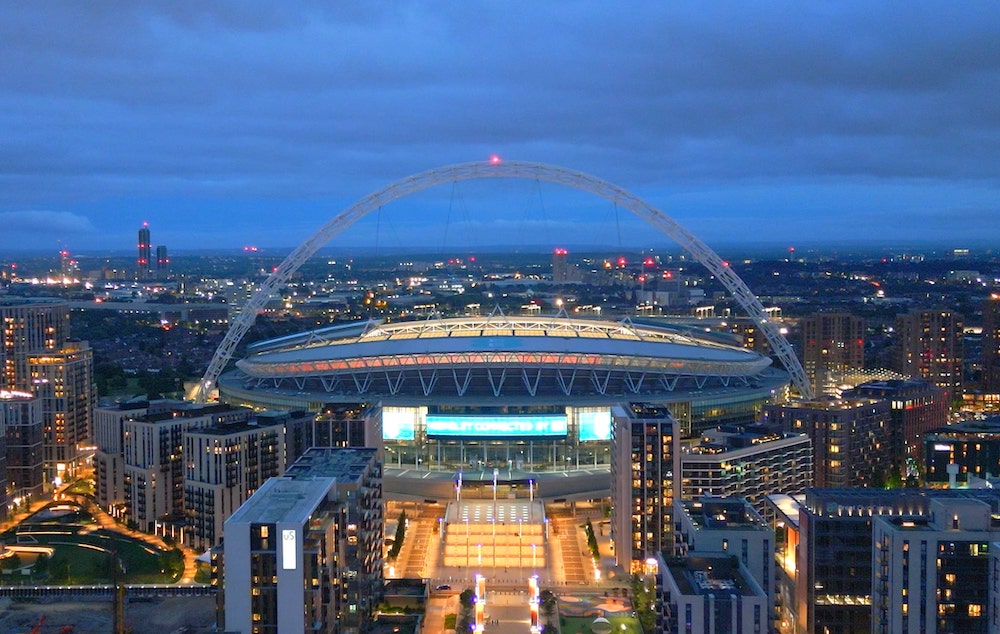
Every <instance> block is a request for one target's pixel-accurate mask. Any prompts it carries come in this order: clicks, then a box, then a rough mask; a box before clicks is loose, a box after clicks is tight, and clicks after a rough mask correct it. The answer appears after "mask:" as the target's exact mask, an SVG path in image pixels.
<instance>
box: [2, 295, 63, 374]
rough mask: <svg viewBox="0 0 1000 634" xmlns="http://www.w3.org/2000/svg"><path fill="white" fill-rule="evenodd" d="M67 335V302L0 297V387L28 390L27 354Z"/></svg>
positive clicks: (52, 346)
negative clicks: (1, 298)
mask: <svg viewBox="0 0 1000 634" xmlns="http://www.w3.org/2000/svg"><path fill="white" fill-rule="evenodd" d="M67 339H69V306H68V304H66V303H65V302H61V301H57V300H42V301H31V300H0V389H6V390H18V391H21V392H29V391H31V389H32V386H31V373H30V372H29V370H28V356H29V355H31V354H36V353H41V352H55V351H56V350H59V349H60V348H62V347H63V345H64V344H65V342H66V340H67Z"/></svg>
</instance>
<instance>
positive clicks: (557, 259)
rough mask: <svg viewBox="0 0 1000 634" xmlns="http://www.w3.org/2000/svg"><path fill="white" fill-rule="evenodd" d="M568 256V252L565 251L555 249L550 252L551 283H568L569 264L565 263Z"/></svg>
mask: <svg viewBox="0 0 1000 634" xmlns="http://www.w3.org/2000/svg"><path fill="white" fill-rule="evenodd" d="M567 255H569V251H567V250H566V249H562V248H559V249H556V250H554V251H553V252H552V281H553V282H568V281H569V264H567V262H566V256H567Z"/></svg>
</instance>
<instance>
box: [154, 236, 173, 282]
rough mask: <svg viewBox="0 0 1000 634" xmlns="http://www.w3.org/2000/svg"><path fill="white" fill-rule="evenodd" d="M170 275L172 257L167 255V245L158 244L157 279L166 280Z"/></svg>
mask: <svg viewBox="0 0 1000 634" xmlns="http://www.w3.org/2000/svg"><path fill="white" fill-rule="evenodd" d="M168 277H170V258H169V257H168V256H167V247H166V246H165V245H162V244H161V245H158V246H157V247H156V279H158V280H165V279H167V278H168Z"/></svg>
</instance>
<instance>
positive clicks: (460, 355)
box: [218, 313, 789, 499]
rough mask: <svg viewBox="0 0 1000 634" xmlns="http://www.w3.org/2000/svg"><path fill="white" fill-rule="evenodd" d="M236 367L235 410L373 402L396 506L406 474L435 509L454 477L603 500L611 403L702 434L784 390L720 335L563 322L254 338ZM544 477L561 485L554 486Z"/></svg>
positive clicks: (759, 362) (460, 322) (441, 322)
mask: <svg viewBox="0 0 1000 634" xmlns="http://www.w3.org/2000/svg"><path fill="white" fill-rule="evenodd" d="M236 365H237V370H235V371H233V372H229V373H227V374H225V375H223V376H222V377H221V378H220V380H219V383H218V386H219V391H220V398H221V400H223V401H225V402H229V403H233V404H242V405H249V406H252V407H255V408H259V409H260V408H280V409H300V410H309V411H316V412H320V411H322V410H323V409H324V408H328V407H331V406H336V405H338V404H365V406H366V407H367V409H366V412H367V413H366V418H367V419H370V420H369V421H368V422H370V423H371V424H372V425H375V426H376V427H375V429H377V430H378V432H377V433H378V435H379V436H380V438H381V442H382V443H383V446H384V448H385V451H386V489H387V490H386V493H387V495H388V494H390V493H392V491H393V489H397V493H400V494H401V495H403V497H406V495H405V493H406V491H405V489H407V487H406V486H405V485H400V484H397V485H393V483H392V480H393V479H404V480H405V478H406V477H410V478H417V479H418V482H417V483H414V484H413V486H414V487H416V489H419V491H417V490H416V489H415V490H414V497H421V496H422V497H424V498H427V497H441V496H442V495H443V496H445V497H446V496H448V495H449V494H450V491H451V486H450V483H451V481H452V478H453V477H454V475H455V474H456V473H458V472H465V474H466V476H465V477H466V481H467V482H475V481H477V480H479V481H488V480H491V479H496V478H497V474H498V472H502V473H501V477H502V479H504V480H505V481H519V480H525V479H529V478H530V479H537V480H538V481H539V482H541V483H543V487H544V488H540V489H539V491H540V492H543V493H546V494H547V495H545V497H547V498H552V497H554V496H561V497H562V498H566V497H567V496H571V497H580V498H581V499H583V497H586V496H588V495H592V494H597V495H600V494H602V493H605V491H606V490H607V489H608V479H609V478H608V473H609V469H610V461H611V457H610V452H609V448H610V441H611V433H612V414H611V409H612V406H614V405H615V404H618V403H630V402H642V403H649V404H652V405H661V406H666V407H667V408H668V409H669V410H670V412H671V414H672V415H673V417H674V418H675V419H676V420H677V421H678V423H679V424H680V427H681V433H682V435H684V436H692V435H698V434H699V433H700V432H701V431H702V430H704V429H706V428H709V427H714V426H717V425H720V424H724V423H730V422H748V421H750V420H752V419H753V418H754V417H755V416H756V414H757V413H758V412H759V409H760V407H761V406H762V405H763V404H764V403H766V402H769V401H771V400H773V399H775V398H776V396H778V397H780V396H782V395H783V394H784V391H785V390H786V388H787V387H788V383H789V377H788V374H787V373H785V372H784V371H783V370H780V369H778V368H775V367H773V366H772V364H771V360H770V359H769V358H767V357H764V356H761V355H760V354H757V353H755V352H752V351H749V350H746V349H744V348H741V347H739V346H736V345H734V344H733V342H732V341H731V340H729V339H728V338H725V337H721V336H719V335H718V334H712V333H709V332H706V331H700V330H697V329H692V328H690V327H682V326H676V325H671V324H668V323H647V322H637V321H632V320H630V319H628V318H626V319H624V320H622V321H611V320H595V319H578V318H569V317H566V316H565V313H563V314H561V315H559V316H551V317H547V316H537V315H535V316H530V317H511V316H506V315H499V314H494V315H491V316H479V317H460V318H449V319H430V320H424V321H406V322H393V323H380V322H363V323H360V322H359V323H357V324H350V325H346V326H334V327H329V328H324V329H320V330H314V331H310V332H305V333H301V334H295V335H291V336H286V337H282V338H278V339H272V340H268V341H262V342H258V343H256V344H253V345H251V346H250V347H249V348H248V352H247V355H246V356H245V357H244V358H243V359H241V360H240V361H239V362H238V363H237V364H236ZM371 419H373V420H371ZM477 474H478V475H477ZM546 474H551V475H552V476H555V475H558V476H559V478H550V479H552V480H553V482H552V483H551V484H544V481H545V480H546V479H547V478H546V477H545V475H546ZM435 483H436V484H435ZM557 483H558V484H557ZM437 489H440V491H438V490H437ZM581 496H582V497H581Z"/></svg>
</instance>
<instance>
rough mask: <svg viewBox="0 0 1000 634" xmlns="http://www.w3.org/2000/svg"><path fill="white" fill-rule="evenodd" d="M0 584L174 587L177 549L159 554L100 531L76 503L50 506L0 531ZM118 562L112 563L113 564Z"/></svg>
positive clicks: (180, 566) (180, 564)
mask: <svg viewBox="0 0 1000 634" xmlns="http://www.w3.org/2000/svg"><path fill="white" fill-rule="evenodd" d="M0 542H2V544H3V546H2V548H0V575H2V577H0V584H2V585H29V584H30V585H92V584H108V583H112V582H113V581H114V580H115V573H116V570H115V567H116V565H117V566H118V570H117V573H118V575H119V577H118V579H119V580H121V581H124V582H125V583H147V584H163V583H174V582H176V581H177V580H178V579H179V578H180V576H181V575H182V574H183V572H184V556H183V554H182V553H181V551H179V550H176V549H172V550H163V549H159V548H156V547H154V546H152V545H150V544H148V543H146V542H144V541H142V540H139V539H134V538H132V537H128V536H127V535H123V534H121V533H118V532H115V531H112V530H108V529H107V528H103V527H101V526H100V525H99V524H98V523H97V521H96V520H95V519H94V518H93V517H92V516H91V515H90V514H89V513H88V512H87V511H86V510H85V509H84V508H83V507H82V506H81V505H79V504H77V503H74V502H53V503H51V504H49V505H48V506H46V507H45V508H44V509H42V510H40V511H38V512H36V513H34V514H33V515H31V516H30V517H28V518H27V519H25V520H24V521H22V522H21V523H20V524H19V525H18V526H16V527H14V528H11V529H10V530H7V531H5V532H3V533H0ZM116 562H117V563H116Z"/></svg>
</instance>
